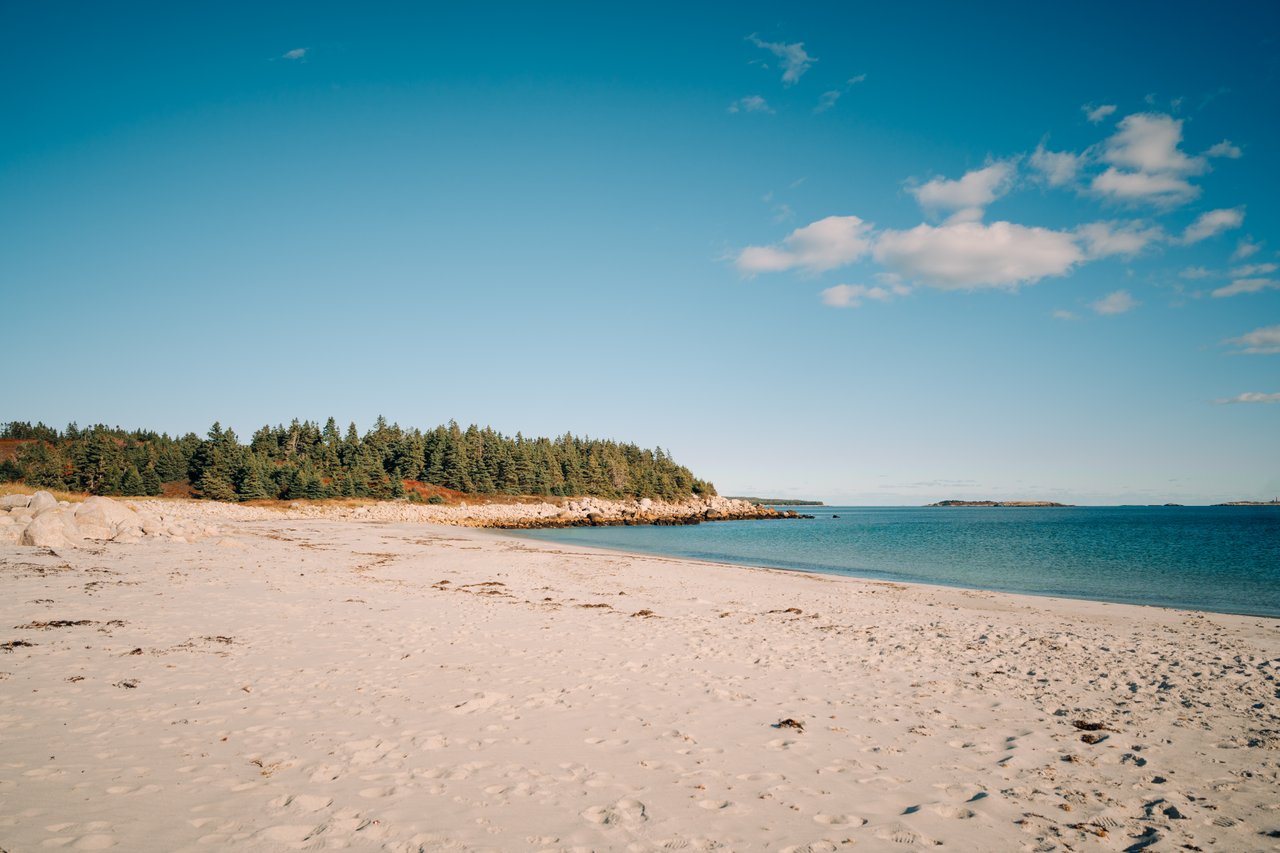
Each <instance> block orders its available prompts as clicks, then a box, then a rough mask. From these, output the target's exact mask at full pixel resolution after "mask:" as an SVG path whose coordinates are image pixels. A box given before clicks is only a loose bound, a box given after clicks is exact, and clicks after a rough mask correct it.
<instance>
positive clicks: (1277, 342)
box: [1223, 326, 1280, 355]
mask: <svg viewBox="0 0 1280 853" xmlns="http://www.w3.org/2000/svg"><path fill="white" fill-rule="evenodd" d="M1223 343H1224V344H1234V345H1235V346H1238V347H1240V350H1239V351H1240V352H1245V353H1251V354H1253V355H1274V354H1276V353H1280V326H1263V327H1262V328H1260V329H1254V330H1253V331H1252V332H1247V333H1245V334H1243V335H1241V336H1240V337H1238V338H1228V339H1227V340H1225V341H1223Z"/></svg>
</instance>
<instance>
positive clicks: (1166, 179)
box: [1093, 113, 1208, 204]
mask: <svg viewBox="0 0 1280 853" xmlns="http://www.w3.org/2000/svg"><path fill="white" fill-rule="evenodd" d="M1181 142H1182V121H1181V120H1179V119H1175V118H1173V117H1172V116H1168V115H1164V114H1162V113H1134V114H1133V115H1129V116H1125V117H1124V118H1123V119H1121V120H1120V124H1119V130H1117V131H1116V132H1115V133H1114V134H1113V135H1112V136H1111V137H1110V138H1108V139H1107V140H1106V142H1105V143H1103V149H1102V159H1103V160H1104V161H1105V162H1106V163H1109V164H1110V167H1109V168H1108V169H1107V170H1106V171H1105V172H1103V173H1102V174H1101V175H1098V176H1097V177H1096V178H1094V180H1093V189H1094V191H1095V192H1098V193H1100V194H1102V195H1106V196H1111V197H1112V198H1115V199H1118V200H1120V201H1150V202H1153V203H1156V204H1176V203H1178V202H1182V201H1186V200H1188V199H1190V198H1194V197H1195V196H1196V195H1198V194H1199V192H1200V190H1199V188H1198V187H1195V186H1192V185H1191V183H1190V182H1189V181H1188V180H1187V177H1188V176H1190V175H1199V174H1201V173H1202V172H1204V171H1205V170H1206V169H1207V168H1208V163H1207V162H1206V161H1205V159H1204V158H1203V157H1189V156H1187V154H1186V153H1185V152H1184V151H1182V150H1181V149H1180V148H1179V147H1178V146H1179V144H1180V143H1181Z"/></svg>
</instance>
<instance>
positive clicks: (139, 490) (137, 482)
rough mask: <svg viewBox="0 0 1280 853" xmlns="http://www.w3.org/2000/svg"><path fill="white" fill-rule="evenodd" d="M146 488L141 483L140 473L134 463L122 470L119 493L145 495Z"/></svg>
mask: <svg viewBox="0 0 1280 853" xmlns="http://www.w3.org/2000/svg"><path fill="white" fill-rule="evenodd" d="M146 493H147V490H146V488H145V487H144V486H143V483H142V474H140V473H139V472H138V467H137V466H136V465H130V466H129V467H128V469H127V470H126V471H125V472H124V476H123V477H121V478H120V494H122V495H145V494H146Z"/></svg>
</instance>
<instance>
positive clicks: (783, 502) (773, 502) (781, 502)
mask: <svg viewBox="0 0 1280 853" xmlns="http://www.w3.org/2000/svg"><path fill="white" fill-rule="evenodd" d="M728 499H729V500H731V501H748V502H750V503H753V504H760V505H762V506H826V504H824V503H823V502H822V501H801V500H795V499H790V498H749V497H740V496H738V495H733V496H731V497H729V498H728Z"/></svg>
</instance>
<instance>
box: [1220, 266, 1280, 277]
mask: <svg viewBox="0 0 1280 853" xmlns="http://www.w3.org/2000/svg"><path fill="white" fill-rule="evenodd" d="M1277 269H1280V265H1278V264H1245V265H1244V266H1242V267H1236V268H1235V269H1233V270H1232V271H1231V277H1232V278H1248V277H1250V276H1255V275H1271V273H1273V272H1275V271H1276V270H1277Z"/></svg>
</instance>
